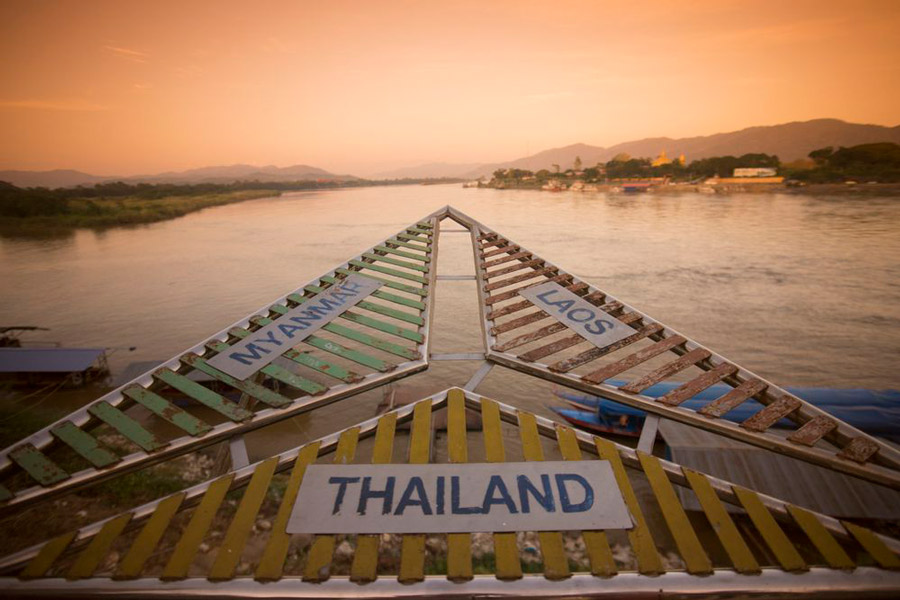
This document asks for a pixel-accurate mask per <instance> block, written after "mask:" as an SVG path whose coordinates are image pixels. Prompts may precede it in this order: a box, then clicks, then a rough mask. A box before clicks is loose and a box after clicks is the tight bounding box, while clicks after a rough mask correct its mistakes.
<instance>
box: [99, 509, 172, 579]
mask: <svg viewBox="0 0 900 600" xmlns="http://www.w3.org/2000/svg"><path fill="white" fill-rule="evenodd" d="M184 497H185V493H184V492H179V493H177V494H173V495H172V496H169V497H168V498H165V499H164V500H162V501H161V502H160V503H159V504H158V505H157V506H156V510H154V511H153V514H152V515H151V516H150V518H149V519H148V520H147V523H146V524H145V525H144V527H143V528H142V529H141V532H140V533H139V534H138V536H137V537H136V538H135V539H134V541H133V542H132V543H131V547H130V548H129V549H128V552H127V553H126V554H125V557H124V558H123V559H122V561H121V562H120V563H119V566H118V568H117V569H116V573H115V575H114V578H115V579H134V578H136V577H138V576H140V574H141V571H142V570H143V568H144V564H145V563H146V562H147V559H148V558H150V555H151V554H153V551H154V550H155V549H156V546H157V544H159V541H160V540H161V539H162V536H163V534H164V533H165V532H166V528H167V527H168V526H169V523H171V521H172V518H173V517H174V516H175V513H176V512H178V508H179V507H180V506H181V503H182V502H183V501H184Z"/></svg>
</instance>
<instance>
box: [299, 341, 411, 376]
mask: <svg viewBox="0 0 900 600" xmlns="http://www.w3.org/2000/svg"><path fill="white" fill-rule="evenodd" d="M303 343H304V344H309V345H310V346H313V347H314V348H318V349H320V350H324V351H325V352H330V353H331V354H334V355H335V356H340V357H341V358H346V359H347V360H351V361H353V362H355V363H358V364H360V365H363V366H366V367H369V368H370V369H374V370H376V371H378V372H379V373H387V372H388V371H393V370H394V369H396V368H397V365H394V364H391V363H388V362H385V361H383V360H381V359H380V358H375V357H374V356H369V355H368V354H365V353H363V352H360V351H358V350H353V349H351V348H346V347H344V346H342V345H340V344H338V343H337V342H332V341H331V340H326V339H325V338H321V337H319V336H317V335H311V336H309V337H308V338H306V339H305V340H303Z"/></svg>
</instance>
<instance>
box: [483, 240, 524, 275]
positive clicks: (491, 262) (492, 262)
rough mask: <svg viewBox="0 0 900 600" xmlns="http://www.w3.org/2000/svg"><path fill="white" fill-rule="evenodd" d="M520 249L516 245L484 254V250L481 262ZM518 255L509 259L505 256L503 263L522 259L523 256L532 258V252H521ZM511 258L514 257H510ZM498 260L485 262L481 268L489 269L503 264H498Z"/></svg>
mask: <svg viewBox="0 0 900 600" xmlns="http://www.w3.org/2000/svg"><path fill="white" fill-rule="evenodd" d="M518 249H519V246H517V245H516V244H510V245H509V246H504V247H503V248H497V249H496V250H490V251H488V252H484V250H482V252H481V260H482V261H483V260H485V259H488V258H491V257H492V256H497V255H499V254H503V253H504V252H506V253H509V252H515V251H516V250H518ZM518 254H519V256H513V258H509V257H506V256H505V257H503V259H502V261H501V262H507V261H508V260H515V259H517V258H522V257H523V256H531V252H525V251H523V252H520V253H518ZM510 256H512V255H510ZM497 260H499V259H495V260H493V261H487V262H484V263H482V265H481V268H483V269H487V268H488V267H493V266H494V265H499V264H501V263H500V262H497Z"/></svg>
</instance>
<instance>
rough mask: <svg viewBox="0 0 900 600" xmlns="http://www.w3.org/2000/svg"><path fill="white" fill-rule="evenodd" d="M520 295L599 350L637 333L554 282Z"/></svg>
mask: <svg viewBox="0 0 900 600" xmlns="http://www.w3.org/2000/svg"><path fill="white" fill-rule="evenodd" d="M519 295H520V296H524V297H525V298H527V299H528V300H530V301H531V302H532V304H534V305H535V306H537V307H538V308H540V309H541V310H543V311H544V312H546V313H548V314H550V315H551V316H552V317H553V318H555V319H556V320H557V321H559V322H560V323H562V324H563V325H565V326H566V327H568V328H569V329H571V330H572V331H574V332H575V333H577V334H578V335H580V336H581V337H583V338H584V339H586V340H587V341H589V342H591V343H592V344H594V345H595V346H597V347H598V348H605V347H606V346H609V345H610V344H613V343H615V342H618V341H619V340H622V339H625V338H627V337H628V336H630V335H634V334H635V330H634V329H632V328H631V327H629V326H628V325H626V324H625V323H623V322H622V321H620V320H618V319H617V318H615V317H613V316H611V315H610V314H608V313H606V312H604V311H602V310H600V309H599V308H597V307H596V306H594V305H593V304H591V303H590V302H588V301H587V300H584V299H583V298H580V297H578V296H576V295H575V294H573V293H572V292H570V291H569V290H567V289H565V288H564V287H562V286H560V285H559V284H557V283H555V282H553V281H548V282H547V283H542V284H541V285H536V286H534V287H530V288H526V289H524V290H522V291H520V292H519Z"/></svg>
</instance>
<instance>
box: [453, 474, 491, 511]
mask: <svg viewBox="0 0 900 600" xmlns="http://www.w3.org/2000/svg"><path fill="white" fill-rule="evenodd" d="M482 512H484V511H482V510H481V507H480V506H460V505H459V476H457V475H453V476H451V477H450V513H451V514H454V515H480V514H481V513H482Z"/></svg>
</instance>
